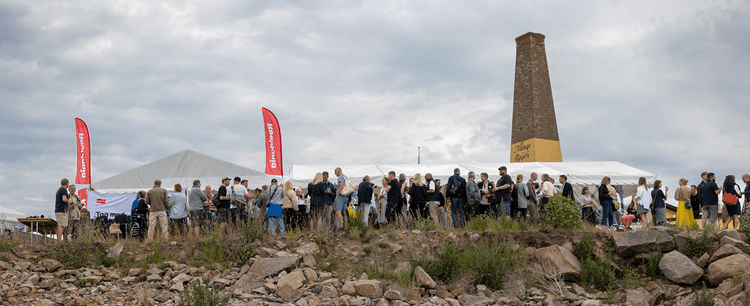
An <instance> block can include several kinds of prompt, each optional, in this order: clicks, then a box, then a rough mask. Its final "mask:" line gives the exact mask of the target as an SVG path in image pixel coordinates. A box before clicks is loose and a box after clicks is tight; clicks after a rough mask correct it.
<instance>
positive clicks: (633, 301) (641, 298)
mask: <svg viewBox="0 0 750 306" xmlns="http://www.w3.org/2000/svg"><path fill="white" fill-rule="evenodd" d="M625 301H626V302H628V303H630V305H632V306H651V305H653V304H654V298H653V297H652V296H651V294H649V293H648V292H644V291H639V290H630V291H628V294H627V296H626V300H625Z"/></svg>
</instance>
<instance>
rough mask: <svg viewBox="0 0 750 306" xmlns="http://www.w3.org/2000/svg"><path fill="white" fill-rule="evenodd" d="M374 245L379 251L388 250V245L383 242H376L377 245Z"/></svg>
mask: <svg viewBox="0 0 750 306" xmlns="http://www.w3.org/2000/svg"><path fill="white" fill-rule="evenodd" d="M375 245H377V246H378V247H379V248H381V249H385V248H388V243H385V242H382V241H381V242H378V243H376V244H375Z"/></svg>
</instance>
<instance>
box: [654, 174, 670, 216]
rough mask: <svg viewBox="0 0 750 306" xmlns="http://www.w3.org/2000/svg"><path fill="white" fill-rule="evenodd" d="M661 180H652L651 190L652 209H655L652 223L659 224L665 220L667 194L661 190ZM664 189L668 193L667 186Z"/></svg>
mask: <svg viewBox="0 0 750 306" xmlns="http://www.w3.org/2000/svg"><path fill="white" fill-rule="evenodd" d="M661 188H662V186H661V180H656V181H655V182H654V189H653V190H651V198H652V199H653V204H654V209H655V210H656V216H655V217H654V224H656V225H661V224H664V223H666V222H667V211H666V209H667V206H666V201H667V194H666V193H664V192H662V191H661ZM664 191H666V192H667V193H669V187H665V188H664Z"/></svg>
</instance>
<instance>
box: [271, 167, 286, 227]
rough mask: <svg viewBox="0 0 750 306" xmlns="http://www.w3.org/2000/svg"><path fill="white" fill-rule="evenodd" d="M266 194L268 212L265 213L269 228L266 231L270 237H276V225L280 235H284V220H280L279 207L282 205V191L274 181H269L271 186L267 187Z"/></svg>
mask: <svg viewBox="0 0 750 306" xmlns="http://www.w3.org/2000/svg"><path fill="white" fill-rule="evenodd" d="M266 193H267V194H268V202H269V203H268V211H267V212H266V217H267V218H268V227H269V230H268V231H269V233H270V234H271V236H276V227H277V224H278V228H279V232H281V234H282V235H286V231H285V230H284V220H283V219H281V215H282V209H281V207H282V206H283V204H284V200H283V199H284V190H282V188H281V187H279V184H278V181H276V179H271V186H268V191H266Z"/></svg>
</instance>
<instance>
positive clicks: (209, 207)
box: [203, 185, 217, 231]
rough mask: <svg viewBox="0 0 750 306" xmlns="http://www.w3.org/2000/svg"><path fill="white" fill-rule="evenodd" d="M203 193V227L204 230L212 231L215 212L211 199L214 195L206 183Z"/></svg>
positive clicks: (214, 222)
mask: <svg viewBox="0 0 750 306" xmlns="http://www.w3.org/2000/svg"><path fill="white" fill-rule="evenodd" d="M203 194H204V195H205V196H206V201H205V202H203V227H204V228H205V230H206V231H213V229H214V225H215V224H216V212H217V208H216V205H214V201H213V200H214V197H215V196H216V195H215V194H213V193H212V189H211V185H206V188H205V189H203Z"/></svg>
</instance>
